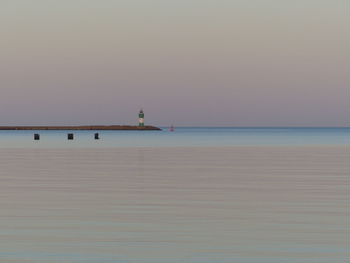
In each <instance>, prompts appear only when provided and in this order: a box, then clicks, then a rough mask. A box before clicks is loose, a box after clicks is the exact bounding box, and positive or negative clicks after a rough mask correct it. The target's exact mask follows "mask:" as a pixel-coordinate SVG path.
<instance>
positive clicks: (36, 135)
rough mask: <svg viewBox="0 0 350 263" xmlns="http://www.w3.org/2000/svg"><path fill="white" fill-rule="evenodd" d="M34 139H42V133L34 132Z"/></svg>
mask: <svg viewBox="0 0 350 263" xmlns="http://www.w3.org/2000/svg"><path fill="white" fill-rule="evenodd" d="M34 140H35V141H39V140H40V134H37V133H36V134H34Z"/></svg>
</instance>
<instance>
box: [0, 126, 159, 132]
mask: <svg viewBox="0 0 350 263" xmlns="http://www.w3.org/2000/svg"><path fill="white" fill-rule="evenodd" d="M0 130H3V131H4V130H23V131H25V130H77V131H85V130H86V131H90V130H101V131H118V130H123V131H139V130H140V131H160V130H161V129H160V128H158V127H155V126H143V127H140V126H129V125H83V126H0Z"/></svg>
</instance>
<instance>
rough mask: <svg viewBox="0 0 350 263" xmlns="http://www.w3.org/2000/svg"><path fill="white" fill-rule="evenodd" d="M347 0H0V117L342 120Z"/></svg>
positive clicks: (34, 120)
mask: <svg viewBox="0 0 350 263" xmlns="http://www.w3.org/2000/svg"><path fill="white" fill-rule="evenodd" d="M349 13H350V1H348V0H249V1H248V0H176V1H174V0H100V1H96V0H1V1H0V92H1V93H0V125H74V124H137V117H138V116H137V114H138V111H139V109H140V108H143V109H144V111H145V122H146V124H152V125H158V126H168V125H171V124H174V125H175V126H350V103H349V98H350V52H349V51H350V26H349V25H350V16H349Z"/></svg>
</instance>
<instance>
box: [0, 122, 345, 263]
mask: <svg viewBox="0 0 350 263" xmlns="http://www.w3.org/2000/svg"><path fill="white" fill-rule="evenodd" d="M96 132H98V133H99V134H100V138H101V139H100V140H94V133H96ZM34 133H39V134H40V140H39V141H34V138H33V134H34ZM67 133H70V131H1V132H0V262H4V263H296V262H298V263H299V262H300V263H329V262H332V263H345V262H350V260H349V259H350V220H349V218H350V208H349V204H350V165H349V160H350V128H212V127H210V128H193V127H192V128H190V127H186V128H181V127H176V128H175V131H174V132H170V131H169V130H168V129H167V128H164V129H163V130H162V131H71V133H74V140H70V141H69V140H67Z"/></svg>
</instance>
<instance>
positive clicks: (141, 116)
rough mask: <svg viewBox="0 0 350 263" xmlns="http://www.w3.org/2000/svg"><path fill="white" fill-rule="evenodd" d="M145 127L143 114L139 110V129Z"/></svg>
mask: <svg viewBox="0 0 350 263" xmlns="http://www.w3.org/2000/svg"><path fill="white" fill-rule="evenodd" d="M144 126H145V114H144V113H143V110H142V109H141V110H140V113H139V127H144Z"/></svg>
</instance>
